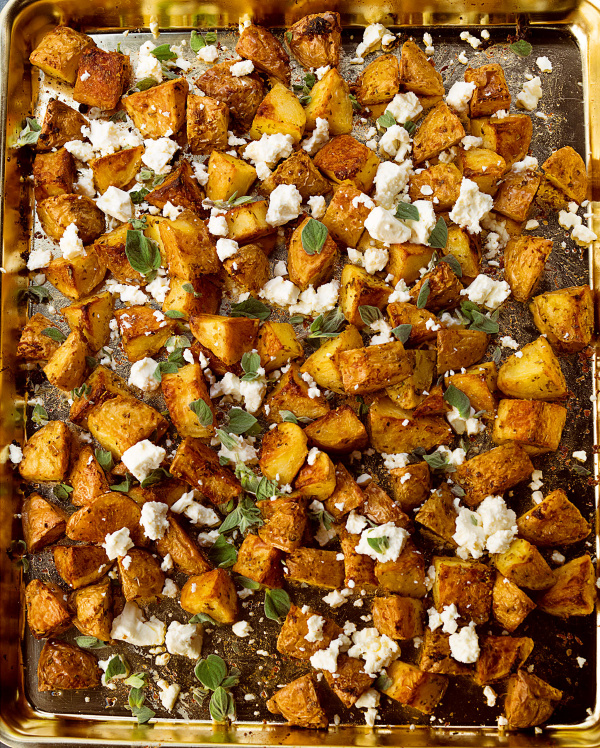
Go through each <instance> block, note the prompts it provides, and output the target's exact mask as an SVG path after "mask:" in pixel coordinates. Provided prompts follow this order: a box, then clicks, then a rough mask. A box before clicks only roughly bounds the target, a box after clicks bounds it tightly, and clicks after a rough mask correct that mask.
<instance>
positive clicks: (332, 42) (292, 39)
mask: <svg viewBox="0 0 600 748" xmlns="http://www.w3.org/2000/svg"><path fill="white" fill-rule="evenodd" d="M288 34H289V35H291V36H288V37H287V38H288V39H289V45H290V49H291V50H292V54H293V55H294V57H296V59H297V60H298V62H299V63H300V64H301V65H303V66H304V67H305V68H320V67H324V66H325V65H329V66H330V67H332V68H336V67H337V66H338V65H339V62H340V47H341V43H342V27H341V25H340V14H339V13H332V12H331V11H325V12H324V13H313V14H311V15H307V16H304V18H301V19H300V20H299V21H296V23H295V24H294V25H293V26H290V28H289V31H288Z"/></svg>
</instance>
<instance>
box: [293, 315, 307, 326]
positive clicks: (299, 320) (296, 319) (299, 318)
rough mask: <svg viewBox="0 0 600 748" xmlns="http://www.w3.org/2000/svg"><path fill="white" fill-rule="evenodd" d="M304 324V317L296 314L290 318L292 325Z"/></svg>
mask: <svg viewBox="0 0 600 748" xmlns="http://www.w3.org/2000/svg"><path fill="white" fill-rule="evenodd" d="M302 322H304V317H303V316H302V315H301V314H294V315H293V316H292V317H290V325H299V324H301V323H302Z"/></svg>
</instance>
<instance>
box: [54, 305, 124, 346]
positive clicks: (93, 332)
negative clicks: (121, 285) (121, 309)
mask: <svg viewBox="0 0 600 748" xmlns="http://www.w3.org/2000/svg"><path fill="white" fill-rule="evenodd" d="M113 309H114V301H113V297H112V296H111V294H110V293H109V292H108V291H106V293H103V294H100V295H99V296H90V297H88V298H87V299H82V300H81V301H76V302H75V303H74V304H70V305H69V306H64V307H63V308H62V309H61V310H60V313H61V314H62V315H63V317H64V318H65V319H66V320H67V322H68V323H69V327H70V328H71V330H75V329H77V328H78V329H79V330H80V331H81V332H82V333H83V335H84V337H85V338H86V339H87V341H88V343H89V346H90V348H91V349H92V351H98V350H100V348H102V346H103V345H106V343H107V342H108V339H109V337H110V327H109V323H110V320H111V317H112V316H113Z"/></svg>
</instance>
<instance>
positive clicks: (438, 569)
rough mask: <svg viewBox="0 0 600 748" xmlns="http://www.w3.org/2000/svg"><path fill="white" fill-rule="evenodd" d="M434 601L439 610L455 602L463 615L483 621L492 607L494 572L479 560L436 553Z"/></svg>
mask: <svg viewBox="0 0 600 748" xmlns="http://www.w3.org/2000/svg"><path fill="white" fill-rule="evenodd" d="M433 565H434V567H435V582H434V584H433V601H434V603H435V607H436V608H437V610H438V611H441V610H442V609H443V608H444V607H445V606H446V605H451V604H452V603H454V604H455V605H456V608H457V610H458V612H459V614H460V616H461V617H462V618H464V619H465V620H466V621H475V623H476V624H477V625H479V624H481V623H486V622H487V621H488V619H489V617H490V609H491V606H492V586H493V571H492V569H491V568H490V567H489V566H487V565H486V564H482V563H479V562H478V561H463V560H462V559H460V558H450V557H446V556H436V557H435V558H434V559H433Z"/></svg>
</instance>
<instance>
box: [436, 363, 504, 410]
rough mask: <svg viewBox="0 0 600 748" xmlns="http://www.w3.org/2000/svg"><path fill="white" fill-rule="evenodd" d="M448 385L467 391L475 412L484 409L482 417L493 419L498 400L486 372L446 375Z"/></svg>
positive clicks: (445, 380) (445, 379) (466, 393)
mask: <svg viewBox="0 0 600 748" xmlns="http://www.w3.org/2000/svg"><path fill="white" fill-rule="evenodd" d="M444 384H445V385H446V387H447V386H448V385H450V384H453V385H454V386H455V387H457V388H458V389H459V390H461V391H462V392H464V393H465V395H466V396H467V397H468V398H469V400H470V402H471V406H472V407H473V408H475V412H479V411H484V413H483V414H482V416H481V417H482V418H485V419H490V420H491V419H493V418H494V415H495V412H496V400H495V399H494V396H493V395H492V393H491V392H490V388H489V386H488V383H487V381H486V377H485V373H484V372H475V371H468V372H467V373H466V374H453V375H451V376H449V377H444Z"/></svg>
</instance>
